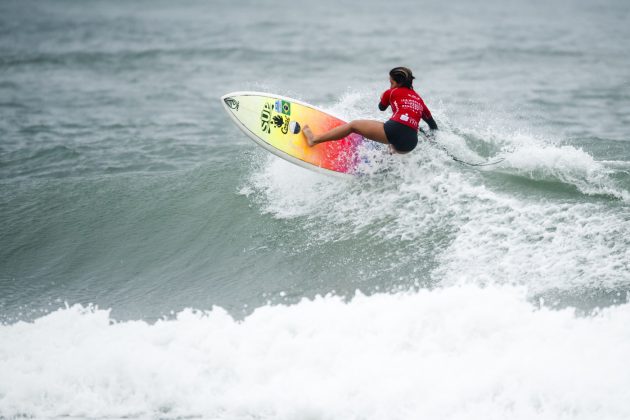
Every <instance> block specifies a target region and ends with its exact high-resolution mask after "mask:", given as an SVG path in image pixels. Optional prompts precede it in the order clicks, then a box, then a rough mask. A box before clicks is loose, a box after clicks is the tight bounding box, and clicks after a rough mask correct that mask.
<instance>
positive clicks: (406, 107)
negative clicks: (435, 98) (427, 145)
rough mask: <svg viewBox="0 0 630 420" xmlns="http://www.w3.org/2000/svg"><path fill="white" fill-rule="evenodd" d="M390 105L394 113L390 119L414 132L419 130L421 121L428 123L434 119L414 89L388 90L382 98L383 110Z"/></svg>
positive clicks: (399, 88)
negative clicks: (427, 121)
mask: <svg viewBox="0 0 630 420" xmlns="http://www.w3.org/2000/svg"><path fill="white" fill-rule="evenodd" d="M389 105H391V106H392V112H393V113H394V115H392V117H391V118H390V119H391V120H394V121H396V122H399V123H401V124H404V125H407V126H409V127H411V128H413V129H414V130H417V129H418V125H419V124H420V120H421V119H423V120H425V121H426V120H429V119H432V118H433V117H432V116H431V111H429V108H427V106H426V105H425V104H424V101H423V100H422V98H421V97H420V95H418V94H417V93H416V91H415V90H413V89H409V88H406V87H398V88H393V89H388V90H386V91H385V92H384V93H383V95H382V96H381V109H383V110H385V108H387V107H388V106H389Z"/></svg>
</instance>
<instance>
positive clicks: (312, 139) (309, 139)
mask: <svg viewBox="0 0 630 420" xmlns="http://www.w3.org/2000/svg"><path fill="white" fill-rule="evenodd" d="M302 132H303V133H304V137H306V143H308V145H309V146H310V147H313V146H315V145H316V144H317V143H315V135H314V134H313V132H312V131H311V128H310V127H309V126H308V125H305V126H304V127H302Z"/></svg>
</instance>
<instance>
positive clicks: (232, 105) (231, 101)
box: [224, 97, 238, 111]
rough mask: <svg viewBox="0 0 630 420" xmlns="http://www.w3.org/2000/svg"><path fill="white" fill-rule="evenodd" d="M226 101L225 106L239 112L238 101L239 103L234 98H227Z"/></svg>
mask: <svg viewBox="0 0 630 420" xmlns="http://www.w3.org/2000/svg"><path fill="white" fill-rule="evenodd" d="M224 101H225V104H226V105H227V106H228V107H229V108H231V109H234V110H236V111H238V101H237V100H236V99H234V98H229V97H228V98H225V99H224Z"/></svg>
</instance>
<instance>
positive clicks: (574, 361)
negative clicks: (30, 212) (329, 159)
mask: <svg viewBox="0 0 630 420" xmlns="http://www.w3.org/2000/svg"><path fill="white" fill-rule="evenodd" d="M628 322H630V305H628V304H624V305H619V306H615V307H610V308H607V309H605V310H602V311H600V312H597V313H595V314H593V315H591V316H586V317H578V316H576V315H575V312H574V311H573V310H570V309H565V310H559V311H558V310H551V309H547V308H545V307H542V308H538V307H536V306H534V305H532V304H531V303H530V302H528V301H527V299H526V298H525V293H524V291H523V290H522V289H518V288H512V287H487V288H480V287H475V286H454V287H449V288H444V289H436V290H433V291H427V290H422V291H420V292H417V293H398V294H377V295H373V296H370V297H367V296H363V295H361V294H358V295H356V296H355V297H354V298H353V299H352V300H351V301H349V302H344V301H343V300H342V299H340V298H337V297H331V296H327V297H319V298H316V299H315V300H312V301H309V300H303V301H301V302H300V303H298V304H295V305H292V306H265V307H261V308H259V309H257V310H256V311H254V313H252V314H251V315H250V316H248V317H247V318H245V319H244V320H243V321H240V322H239V321H235V320H234V319H232V318H231V317H230V316H229V315H228V314H227V313H226V312H225V311H224V310H222V309H220V308H214V309H213V310H212V311H209V312H199V311H193V310H185V311H183V312H181V313H179V314H177V316H176V318H175V319H170V320H166V319H164V320H161V321H158V322H157V323H155V324H148V323H145V322H141V321H130V322H115V321H113V320H112V319H110V316H109V312H108V311H106V310H99V309H96V308H93V307H88V308H85V307H80V306H73V307H70V308H66V309H62V310H59V311H57V312H54V313H52V314H49V315H47V316H44V317H42V318H39V319H38V320H36V321H35V322H33V323H25V322H19V323H16V324H13V325H4V326H2V327H0V368H1V370H2V372H3V375H2V376H1V377H0V415H3V416H7V417H10V416H15V415H27V416H36V417H58V416H71V417H123V416H124V417H140V416H147V415H150V416H153V415H159V416H160V417H162V418H176V417H184V416H191V417H196V416H199V417H212V418H225V419H251V418H260V417H262V418H273V419H288V418H350V419H353V418H354V419H358V418H361V419H377V418H383V417H384V416H385V415H387V417H388V418H392V419H407V418H412V417H416V418H419V417H426V418H448V419H470V418H508V417H509V418H515V419H531V418H532V417H536V418H550V419H551V418H554V419H555V418H574V419H592V418H607V419H623V418H628V416H630V408H629V407H628V405H627V397H628V394H627V389H629V386H630V375H629V374H628V370H627V369H625V368H624V367H623V366H625V362H626V358H627V354H628V352H629V351H630V333H629V332H628V329H627V325H628Z"/></svg>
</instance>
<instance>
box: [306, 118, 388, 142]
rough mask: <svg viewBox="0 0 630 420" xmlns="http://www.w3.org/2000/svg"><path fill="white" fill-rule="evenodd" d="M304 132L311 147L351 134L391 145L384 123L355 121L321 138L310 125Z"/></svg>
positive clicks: (336, 128) (324, 134)
mask: <svg viewBox="0 0 630 420" xmlns="http://www.w3.org/2000/svg"><path fill="white" fill-rule="evenodd" d="M302 131H303V132H304V135H305V136H306V141H307V142H308V145H309V146H315V145H316V144H319V143H324V142H327V141H334V140H340V139H342V138H344V137H346V136H348V135H350V134H351V133H357V134H360V135H362V136H363V137H365V138H366V139H370V140H374V141H377V142H379V143H385V144H389V142H388V141H387V136H386V135H385V129H384V128H383V123H382V122H380V121H373V120H355V121H352V122H350V123H348V124H344V125H340V126H339V127H335V128H333V129H332V130H330V131H328V132H326V133H323V134H320V135H319V136H316V135H314V134H313V132H312V131H311V129H310V127H309V126H308V125H305V126H304V127H303V128H302Z"/></svg>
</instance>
